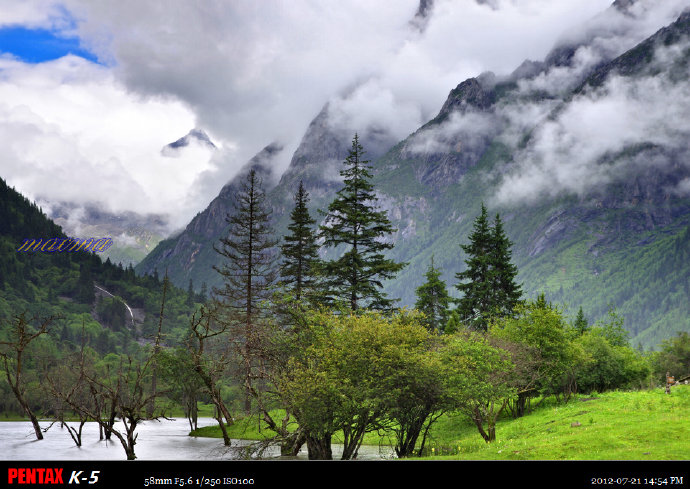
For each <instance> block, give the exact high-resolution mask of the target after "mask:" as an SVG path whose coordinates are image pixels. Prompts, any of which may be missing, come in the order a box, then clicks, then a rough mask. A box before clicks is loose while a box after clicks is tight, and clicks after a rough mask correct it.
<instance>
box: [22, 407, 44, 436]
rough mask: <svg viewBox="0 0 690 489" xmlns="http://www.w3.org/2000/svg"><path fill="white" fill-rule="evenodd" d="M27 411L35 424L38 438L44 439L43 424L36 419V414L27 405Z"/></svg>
mask: <svg viewBox="0 0 690 489" xmlns="http://www.w3.org/2000/svg"><path fill="white" fill-rule="evenodd" d="M26 410H27V412H28V413H29V418H31V424H32V425H33V426H34V432H35V433H36V438H37V439H38V440H42V439H43V433H42V432H41V426H40V425H39V424H38V419H36V415H35V414H34V413H33V412H32V411H31V409H29V408H28V406H27V407H26Z"/></svg>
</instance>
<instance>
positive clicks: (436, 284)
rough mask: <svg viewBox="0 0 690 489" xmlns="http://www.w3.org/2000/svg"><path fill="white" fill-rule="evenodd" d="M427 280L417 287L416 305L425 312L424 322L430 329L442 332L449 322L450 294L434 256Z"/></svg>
mask: <svg viewBox="0 0 690 489" xmlns="http://www.w3.org/2000/svg"><path fill="white" fill-rule="evenodd" d="M425 276H426V282H425V283H424V284H423V285H421V286H419V287H418V288H417V302H416V303H415V307H416V308H417V310H419V311H421V312H422V313H424V319H423V321H422V322H423V324H424V326H426V328H427V329H428V330H429V331H433V332H437V333H441V332H443V331H444V329H445V327H446V324H447V322H448V317H449V316H448V314H449V313H448V305H449V303H450V296H449V295H448V290H447V289H446V283H445V282H444V281H443V280H441V278H440V277H441V272H440V271H439V269H438V268H435V267H434V258H433V257H431V265H430V266H429V268H428V269H427V271H426V275H425Z"/></svg>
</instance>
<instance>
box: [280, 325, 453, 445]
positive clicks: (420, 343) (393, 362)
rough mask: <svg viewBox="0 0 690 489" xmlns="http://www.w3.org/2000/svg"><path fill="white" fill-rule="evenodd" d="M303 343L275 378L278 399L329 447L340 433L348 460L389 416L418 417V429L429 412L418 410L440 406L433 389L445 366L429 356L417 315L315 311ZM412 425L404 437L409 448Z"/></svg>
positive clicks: (303, 331)
mask: <svg viewBox="0 0 690 489" xmlns="http://www.w3.org/2000/svg"><path fill="white" fill-rule="evenodd" d="M298 341H300V342H302V345H303V346H302V347H301V348H300V349H299V351H300V352H301V354H300V353H298V354H297V355H295V356H292V358H290V360H289V361H288V363H287V368H286V369H285V370H284V371H283V372H282V373H281V375H280V378H279V380H278V390H279V392H280V396H281V399H282V400H283V402H284V403H285V406H286V407H287V408H288V409H289V411H290V412H291V413H294V415H295V417H296V418H297V420H298V422H299V426H300V428H301V429H303V430H305V432H306V433H307V437H309V438H314V439H319V440H325V441H326V443H327V444H328V445H330V439H331V437H332V436H333V434H334V433H336V432H337V431H342V433H343V436H344V441H343V443H344V445H345V449H344V453H343V458H344V459H348V458H351V457H354V456H356V453H357V449H358V447H359V445H360V444H361V442H362V438H363V436H364V435H365V434H366V433H368V432H371V431H374V430H377V429H382V428H383V427H385V425H386V420H387V419H395V420H397V422H398V423H400V422H402V423H403V424H405V423H406V422H408V421H409V420H410V419H411V418H410V417H413V418H414V421H409V423H412V424H414V423H417V422H419V421H420V419H421V424H420V426H421V425H423V424H424V423H425V422H426V420H427V416H426V415H424V413H421V414H420V413H417V412H415V410H416V409H417V408H418V407H421V408H422V409H423V408H425V406H424V402H427V404H428V405H427V406H426V409H427V410H430V411H434V410H436V409H438V405H437V404H438V402H439V401H438V400H437V399H438V398H437V396H435V395H434V394H432V393H430V392H429V391H430V389H434V386H435V385H438V376H439V375H440V372H441V370H440V369H439V368H438V365H436V366H435V363H434V360H433V359H431V358H430V357H427V356H426V355H425V354H424V353H425V352H426V351H427V349H428V348H429V343H428V341H429V333H428V331H427V330H426V329H425V328H424V327H423V326H422V325H421V324H419V320H418V318H417V317H416V316H411V315H409V314H408V313H402V314H396V315H394V316H392V317H391V318H384V317H383V316H381V315H380V314H376V313H364V314H362V315H333V314H331V313H328V312H310V313H309V314H308V317H307V319H306V322H305V323H304V324H303V326H302V328H301V330H300V332H299V336H298ZM429 362H430V363H429ZM434 366H435V367H434ZM430 379H433V382H432V383H431V384H428V383H427V382H428V381H429V380H430ZM420 397H421V398H423V401H424V402H422V401H421V400H420ZM408 428H409V426H407V425H406V428H404V429H403V430H404V431H405V433H404V434H401V435H400V437H401V438H400V440H402V441H401V446H402V445H403V444H405V447H406V448H409V443H405V441H406V440H408V437H407V434H408V433H409V429H408ZM418 434H419V432H418V431H417V435H418ZM417 435H414V434H412V436H414V437H415V440H416V436H417ZM403 439H404V440H403ZM411 448H412V449H414V442H413V443H412V447H411Z"/></svg>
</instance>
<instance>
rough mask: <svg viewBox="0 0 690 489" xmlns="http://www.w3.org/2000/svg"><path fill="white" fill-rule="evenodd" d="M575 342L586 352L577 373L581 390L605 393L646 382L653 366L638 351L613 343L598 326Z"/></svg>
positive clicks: (638, 385) (642, 384)
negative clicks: (585, 356)
mask: <svg viewBox="0 0 690 489" xmlns="http://www.w3.org/2000/svg"><path fill="white" fill-rule="evenodd" d="M576 343H577V344H578V345H579V346H581V347H582V349H583V350H584V351H585V352H586V355H587V358H586V360H585V361H584V362H583V363H582V364H580V365H579V366H578V368H577V369H576V374H575V377H576V381H577V387H578V390H579V391H580V392H584V393H589V392H604V391H607V390H612V389H622V388H631V387H632V388H639V387H641V386H644V385H645V381H646V380H647V379H648V377H649V374H650V373H651V367H650V365H649V362H648V361H647V359H645V358H644V357H642V356H640V354H639V353H638V352H636V351H635V350H633V349H631V348H629V347H627V346H622V345H616V344H612V343H611V342H610V341H609V339H608V338H607V337H606V336H605V335H604V334H602V331H601V330H597V329H596V328H593V329H592V331H590V332H587V333H585V334H583V335H582V336H580V337H579V338H577V340H576Z"/></svg>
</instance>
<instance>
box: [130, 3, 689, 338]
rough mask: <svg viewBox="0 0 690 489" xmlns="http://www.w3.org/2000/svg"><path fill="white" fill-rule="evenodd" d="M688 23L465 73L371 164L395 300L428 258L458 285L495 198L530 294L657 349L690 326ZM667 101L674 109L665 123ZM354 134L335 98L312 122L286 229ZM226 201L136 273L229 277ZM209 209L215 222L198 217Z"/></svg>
mask: <svg viewBox="0 0 690 489" xmlns="http://www.w3.org/2000/svg"><path fill="white" fill-rule="evenodd" d="M689 19H690V13H688V12H686V13H685V14H683V15H682V16H681V17H680V18H679V19H678V20H677V21H676V22H674V23H673V24H671V25H669V26H667V27H666V28H664V29H662V30H660V31H659V32H657V33H656V34H655V35H653V36H652V37H650V38H649V39H647V40H645V41H643V42H642V43H640V44H638V45H636V46H628V49H627V50H625V49H624V50H623V51H622V52H620V49H619V51H615V49H610V48H608V47H607V48H605V49H604V48H602V49H601V51H600V52H598V51H596V49H598V47H599V46H601V45H602V44H603V43H604V41H602V38H599V37H596V36H593V37H591V38H589V41H583V42H582V44H580V45H571V46H566V47H560V48H557V49H555V50H554V51H553V52H552V53H551V55H549V56H548V57H547V58H546V60H545V61H544V62H526V63H525V64H523V66H521V67H520V68H518V70H516V72H515V73H513V74H512V75H511V76H509V77H505V78H497V77H495V76H494V75H492V74H490V73H489V74H484V75H481V76H479V77H477V78H472V79H469V80H466V81H464V82H462V83H461V84H460V85H458V87H456V88H455V89H453V90H452V91H451V92H450V94H449V97H448V99H447V101H446V103H445V104H444V105H443V107H442V108H441V110H440V112H439V114H438V115H437V116H436V117H435V118H434V119H432V120H431V121H429V122H428V123H427V124H425V125H424V126H422V127H421V128H420V129H419V130H417V131H416V132H415V133H414V134H412V135H410V136H409V137H408V138H406V139H405V140H403V141H401V142H399V143H398V144H396V145H395V146H394V147H392V148H391V149H390V150H389V151H388V152H387V153H385V154H384V155H382V156H381V157H378V158H375V159H374V161H373V166H374V171H375V186H376V189H377V194H378V196H379V203H380V205H381V207H383V208H384V209H386V210H387V211H388V213H389V217H390V219H391V221H392V222H393V224H394V225H395V226H396V227H397V229H398V231H397V233H396V234H395V236H393V237H392V239H393V240H394V241H395V248H394V250H393V251H392V252H391V253H390V255H391V257H392V258H394V259H395V260H397V261H405V262H408V263H409V265H408V266H407V267H406V268H405V269H404V270H403V271H402V272H401V273H400V274H399V275H398V277H397V278H396V280H394V281H391V282H390V283H388V284H386V292H388V293H389V296H391V297H399V298H400V299H401V302H400V304H401V305H412V304H414V302H415V296H414V291H415V289H416V287H417V286H419V285H420V284H421V282H422V281H423V274H424V272H425V271H426V269H427V267H428V266H429V263H430V260H431V257H432V256H434V260H435V265H436V266H437V267H439V268H440V269H441V270H442V271H443V277H442V278H443V279H444V280H446V282H447V283H448V284H449V286H451V287H452V285H454V284H455V282H456V280H455V278H454V276H455V273H457V272H459V271H460V270H462V269H463V267H464V258H465V257H464V256H463V254H462V250H461V249H460V247H459V244H460V243H465V242H466V240H467V236H468V235H469V232H470V229H471V227H472V222H473V220H474V218H475V217H476V215H477V214H478V213H479V208H480V205H481V202H482V201H484V202H485V203H486V204H487V206H488V208H489V211H490V212H491V213H496V212H499V213H500V214H501V217H502V218H503V220H504V221H505V228H506V232H507V233H508V236H509V237H510V238H511V239H512V240H513V241H514V243H515V245H514V249H513V259H514V261H515V263H516V264H517V265H518V267H519V269H520V274H519V276H518V279H519V280H520V281H521V282H523V290H525V292H526V293H527V294H528V295H531V296H534V295H535V294H536V293H538V292H545V293H546V294H547V296H548V298H549V299H550V300H552V301H554V302H557V303H563V304H564V305H565V307H566V309H567V310H568V311H569V312H570V313H571V314H572V315H573V316H574V313H575V312H576V311H577V309H578V308H579V307H580V306H582V307H583V309H584V311H585V314H586V316H587V317H588V319H589V320H590V322H593V321H595V320H597V319H598V318H601V317H602V316H603V315H604V314H605V313H606V311H607V310H608V308H609V306H611V305H612V306H615V307H617V308H618V310H619V312H620V313H621V314H622V315H623V316H624V317H625V318H626V327H627V328H628V329H629V330H630V331H631V333H632V335H633V342H634V343H637V342H639V343H641V344H642V345H644V346H647V347H651V346H654V345H656V344H658V342H659V341H660V340H662V339H664V338H667V337H669V336H672V335H673V334H674V332H675V331H681V330H684V331H688V330H690V309H689V307H690V306H689V305H688V304H690V300H689V292H690V284H689V282H688V280H689V278H690V264H688V261H687V259H686V257H687V253H688V247H689V246H690V245H689V244H688V226H689V225H690V192H688V189H690V185H688V183H687V182H690V165H689V164H688V162H689V161H690V145H689V141H690V138H689V137H688V132H687V129H686V127H685V126H683V125H682V123H683V121H684V120H685V119H683V117H682V113H683V111H684V109H686V108H687V107H688V104H689V102H690V93H688V92H690V86H689V85H688V81H687V80H688V79H689V77H688V75H690V70H689V67H688V59H689V58H690V55H689V53H690V41H688V38H689V37H690V28H689V27H690V21H689ZM588 42H589V44H588ZM592 52H596V56H594V55H591V56H589V58H586V59H588V60H589V59H591V61H590V62H589V64H587V63H584V64H583V59H585V58H584V56H585V54H588V53H589V54H591V53H592ZM627 100H631V101H634V102H635V104H633V105H632V106H633V107H634V108H636V109H638V110H637V112H631V114H629V120H628V121H626V124H628V125H629V126H630V128H631V131H632V132H631V133H629V134H628V133H626V132H625V129H626V127H627V126H626V127H623V128H622V129H621V128H617V127H616V126H615V124H612V125H610V126H607V125H606V123H605V121H607V120H608V119H612V120H615V121H620V117H619V118H618V119H616V117H614V116H617V115H618V114H617V111H618V112H619V111H621V110H625V108H626V105H625V103H624V102H625V101H627ZM656 101H660V102H659V103H658V104H655V102H656ZM661 102H663V104H662V103H661ZM661 105H663V107H664V108H665V107H669V108H671V109H673V110H669V111H668V117H667V116H666V114H665V113H663V112H661V113H659V112H660V108H659V107H660V106H661ZM674 114H675V115H674ZM677 114H681V115H680V116H679V115H677ZM600 120H603V121H604V122H600ZM679 122H680V124H679ZM645 124H646V125H645ZM674 124H675V125H674ZM351 137H352V135H351V134H350V135H344V134H340V133H338V132H337V131H335V130H334V129H332V128H331V127H330V126H329V123H328V108H327V107H326V108H324V111H323V112H322V113H321V114H319V116H318V117H317V118H316V119H315V120H314V121H313V122H312V124H311V125H310V127H309V128H308V130H307V133H306V134H305V136H304V138H303V140H302V144H301V145H300V147H299V148H298V150H297V151H296V153H295V155H294V156H293V159H292V162H291V165H290V167H289V169H288V170H287V172H286V173H285V174H284V175H283V176H282V178H281V180H280V182H279V183H278V184H277V185H276V186H275V187H273V188H272V189H271V190H270V191H269V192H268V200H269V202H271V205H272V206H273V211H274V223H275V228H276V232H277V234H279V235H281V234H283V233H284V232H285V229H286V226H287V220H288V216H289V211H290V210H291V208H292V195H293V194H294V192H295V191H296V189H297V185H298V183H299V181H300V180H303V181H304V183H305V186H306V188H307V191H308V192H309V193H310V195H311V199H312V200H311V208H312V215H317V214H316V211H317V209H325V208H326V206H327V205H328V203H329V202H330V200H331V199H332V196H333V194H334V192H335V190H337V189H338V188H339V185H340V183H339V181H338V179H337V170H338V162H339V161H340V162H341V161H342V160H343V159H344V157H345V152H344V148H346V147H347V144H348V143H349V140H350V139H351ZM364 146H365V149H366V147H367V145H366V141H365V144H364ZM232 184H233V183H231V184H229V185H232ZM214 202H216V201H214ZM220 210H221V209H219V208H218V207H217V206H215V205H214V204H213V203H212V204H211V206H209V208H208V209H207V210H206V211H204V212H203V213H201V214H200V215H199V216H197V218H195V221H192V223H191V224H190V227H192V228H194V229H195V231H194V232H192V231H191V230H190V227H188V229H187V230H186V231H185V232H184V233H182V234H181V235H180V236H177V237H175V238H173V239H171V240H167V241H164V242H162V243H161V244H159V246H158V247H157V248H156V249H155V250H154V251H153V252H152V253H151V254H150V255H149V256H148V257H147V258H146V259H145V260H144V261H143V262H142V263H141V264H140V265H139V266H138V267H137V272H138V273H151V272H152V271H153V270H154V268H157V269H158V270H159V271H160V270H162V269H164V268H166V267H167V269H168V271H169V273H170V274H171V276H172V277H173V280H174V281H175V282H176V283H177V284H178V285H181V286H185V285H186V283H187V281H188V280H189V278H193V279H194V283H195V285H196V286H197V287H198V286H199V284H200V283H201V281H206V282H207V283H208V284H209V285H218V284H219V276H218V274H217V273H216V272H214V271H213V270H212V268H211V266H212V265H213V264H217V263H218V260H219V257H218V256H217V255H216V254H215V253H214V252H213V250H212V245H213V244H214V243H217V241H218V239H219V238H220V237H221V236H222V235H223V233H224V232H225V227H224V226H223V225H220V224H219V223H218V213H219V212H220ZM230 210H231V207H230V206H226V207H225V208H224V209H223V211H225V212H229V211H230ZM212 215H213V216H216V217H215V218H216V223H215V224H214V225H210V224H208V225H207V226H200V224H201V223H202V222H207V223H208V222H209V221H208V219H209V216H212ZM204 220H205V221H204ZM200 235H203V240H201V239H197V237H198V236H200ZM192 242H193V243H194V244H193V245H192V244H191V243H192Z"/></svg>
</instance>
